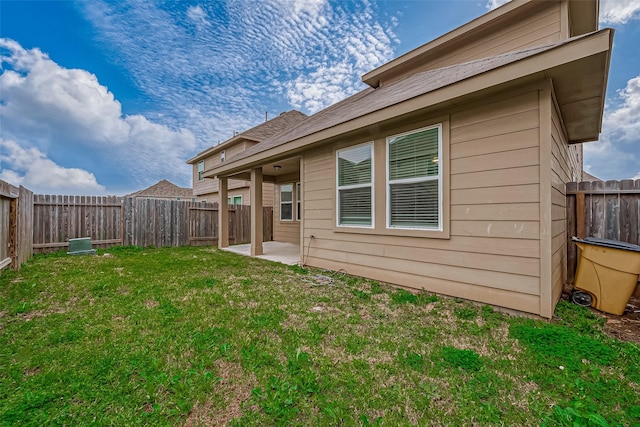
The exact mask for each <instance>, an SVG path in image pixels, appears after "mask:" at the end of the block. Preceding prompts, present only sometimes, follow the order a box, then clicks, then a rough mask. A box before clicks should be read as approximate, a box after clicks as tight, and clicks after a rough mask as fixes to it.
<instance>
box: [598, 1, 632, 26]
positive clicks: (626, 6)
mask: <svg viewBox="0 0 640 427" xmlns="http://www.w3.org/2000/svg"><path fill="white" fill-rule="evenodd" d="M634 19H640V0H603V1H602V2H601V3H600V22H601V23H603V24H626V23H627V22H629V21H631V20H634Z"/></svg>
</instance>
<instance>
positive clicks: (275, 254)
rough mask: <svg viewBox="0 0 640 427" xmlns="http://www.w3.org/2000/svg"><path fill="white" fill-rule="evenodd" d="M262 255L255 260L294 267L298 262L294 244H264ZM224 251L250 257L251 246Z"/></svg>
mask: <svg viewBox="0 0 640 427" xmlns="http://www.w3.org/2000/svg"><path fill="white" fill-rule="evenodd" d="M262 249H263V252H264V254H263V255H258V256H257V257H256V258H262V259H266V260H269V261H275V262H281V263H283V264H287V265H294V264H298V263H299V262H300V246H298V245H297V244H296V243H285V242H264V243H263V244H262ZM222 250H224V251H229V252H234V253H237V254H240V255H246V256H251V244H250V243H247V244H243V245H233V246H229V247H227V248H222Z"/></svg>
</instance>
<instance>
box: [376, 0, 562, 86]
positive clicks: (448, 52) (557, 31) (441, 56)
mask: <svg viewBox="0 0 640 427" xmlns="http://www.w3.org/2000/svg"><path fill="white" fill-rule="evenodd" d="M542 4H544V5H545V6H546V7H543V8H542V9H540V10H538V11H536V12H534V13H531V14H530V15H527V16H523V17H521V18H520V19H517V20H513V21H512V22H510V23H509V24H506V25H504V26H500V28H498V29H496V30H494V31H492V32H490V33H489V34H485V35H480V36H474V38H472V39H469V40H465V41H463V42H461V43H460V44H459V45H458V46H456V47H452V46H447V47H446V49H445V48H443V51H442V52H438V53H434V56H433V58H432V59H430V60H427V62H425V63H424V64H421V65H420V66H418V67H413V68H411V69H408V70H406V71H405V72H403V73H401V74H398V73H393V74H395V75H393V76H390V77H389V78H387V79H386V80H382V81H381V86H384V84H387V83H390V82H392V81H395V80H399V79H400V78H402V77H405V76H406V75H407V74H414V73H417V72H420V71H426V70H433V69H437V68H441V67H446V66H449V65H453V64H459V63H462V62H467V61H472V60H474V59H481V58H487V57H489V56H494V55H499V54H501V53H506V52H510V51H514V50H521V49H525V48H528V47H532V46H539V45H543V44H547V43H552V42H555V41H558V40H561V39H562V38H564V37H563V36H562V21H561V16H562V12H561V4H560V2H559V1H546V2H542Z"/></svg>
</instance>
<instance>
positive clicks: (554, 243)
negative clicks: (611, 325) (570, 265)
mask: <svg viewBox="0 0 640 427" xmlns="http://www.w3.org/2000/svg"><path fill="white" fill-rule="evenodd" d="M551 111H552V115H551V221H552V224H551V231H552V237H551V251H552V257H551V269H552V274H551V278H552V296H553V300H554V301H557V300H558V299H559V298H560V295H561V293H562V290H563V287H564V284H565V282H566V279H567V239H568V238H570V237H571V236H567V231H566V221H567V218H566V203H565V202H566V193H565V187H566V183H567V182H570V181H579V180H580V175H581V173H582V144H575V145H569V144H568V143H567V138H566V136H565V132H564V130H563V127H562V120H561V118H560V115H559V112H558V110H557V109H556V108H555V107H553V108H552V110H551Z"/></svg>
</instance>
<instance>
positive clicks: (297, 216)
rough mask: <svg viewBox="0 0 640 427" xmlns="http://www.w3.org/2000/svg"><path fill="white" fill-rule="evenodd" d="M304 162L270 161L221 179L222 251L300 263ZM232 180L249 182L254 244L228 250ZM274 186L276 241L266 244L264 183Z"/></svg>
mask: <svg viewBox="0 0 640 427" xmlns="http://www.w3.org/2000/svg"><path fill="white" fill-rule="evenodd" d="M301 164H302V159H301V158H300V157H298V156H296V157H286V158H276V159H273V158H272V159H269V161H268V162H265V163H263V164H258V165H255V166H254V167H252V168H251V169H248V170H247V169H244V170H241V171H238V170H235V171H229V172H228V173H226V174H220V175H217V177H218V179H219V183H220V186H219V194H220V213H221V214H220V215H219V221H220V222H219V224H218V226H219V228H218V230H219V232H218V247H219V248H220V249H223V250H229V251H231V252H236V253H240V254H243V255H249V256H254V257H260V258H264V259H270V260H272V261H279V262H283V263H285V264H295V263H298V262H301V257H302V250H301V245H300V242H301V240H302V239H301V237H300V236H301V232H302V231H301V230H302V226H301V225H302V197H301V192H302V190H301V186H302V183H301V182H300V181H301V180H300V176H301V174H300V171H301ZM230 179H234V180H245V181H249V182H250V185H249V187H250V206H251V243H250V244H245V245H234V246H229V230H228V228H227V227H226V226H224V225H225V224H228V218H226V216H227V203H228V202H227V195H228V182H229V180H230ZM265 182H270V183H273V184H274V186H273V188H274V190H273V191H275V194H274V195H273V196H274V197H273V201H274V212H273V214H274V215H273V240H274V241H272V242H264V241H263V230H262V228H263V218H262V215H263V209H262V201H263V194H262V192H263V191H264V190H263V185H262V184H263V183H265Z"/></svg>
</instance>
